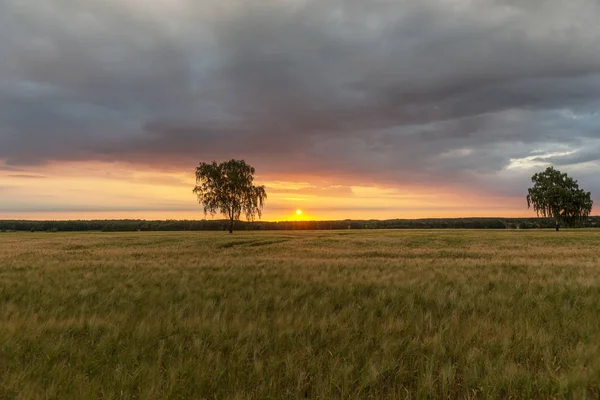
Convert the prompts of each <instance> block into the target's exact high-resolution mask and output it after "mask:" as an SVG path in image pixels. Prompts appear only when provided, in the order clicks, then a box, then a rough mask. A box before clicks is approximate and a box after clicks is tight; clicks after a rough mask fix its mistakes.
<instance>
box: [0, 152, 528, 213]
mask: <svg viewBox="0 0 600 400" xmlns="http://www.w3.org/2000/svg"><path fill="white" fill-rule="evenodd" d="M0 177H1V182H2V184H1V185H0V186H1V190H2V194H3V195H2V197H1V198H0V219H57V220H60V219H104V218H107V219H122V218H134V219H138V218H139V219H202V218H204V215H203V213H202V209H201V207H200V205H198V203H197V202H196V198H195V195H194V194H193V193H192V188H193V186H194V176H193V172H189V171H188V172H177V171H170V172H157V171H153V170H143V169H140V168H139V167H138V168H136V167H133V166H131V165H126V164H118V163H91V162H88V163H83V162H79V163H63V164H50V165H47V166H44V167H28V168H26V169H20V170H19V171H18V172H17V171H0ZM256 181H257V183H258V184H264V185H265V186H266V187H267V194H268V200H267V203H266V207H265V210H264V213H263V218H262V219H263V220H268V221H275V220H325V219H346V218H351V219H389V218H428V217H432V218H437V217H476V216H503V217H517V216H531V215H532V213H531V212H530V211H528V210H527V209H526V206H525V203H524V199H522V198H506V197H482V196H481V195H477V194H474V193H461V194H457V193H455V192H452V191H450V190H449V189H444V188H433V189H432V188H410V187H404V188H398V187H384V186H381V185H379V186H377V185H366V184H361V185H356V186H352V185H350V186H344V185H334V184H328V183H327V182H325V183H324V181H323V179H322V177H310V176H307V177H303V178H302V179H301V180H298V179H297V177H296V179H295V180H281V179H264V178H263V177H261V176H260V175H258V176H257V178H256ZM297 209H300V210H302V214H301V215H297V214H296V210H297Z"/></svg>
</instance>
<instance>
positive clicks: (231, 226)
mask: <svg viewBox="0 0 600 400" xmlns="http://www.w3.org/2000/svg"><path fill="white" fill-rule="evenodd" d="M233 223H234V220H233V218H231V221H230V222H229V233H233Z"/></svg>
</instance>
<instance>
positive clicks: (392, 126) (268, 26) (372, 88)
mask: <svg viewBox="0 0 600 400" xmlns="http://www.w3.org/2000/svg"><path fill="white" fill-rule="evenodd" d="M0 8H1V9H0V11H2V13H0V15H1V16H0V37H2V38H3V39H1V40H0V104H1V106H0V159H4V160H5V161H6V163H7V164H8V165H16V164H38V163H44V162H46V161H50V160H89V159H94V160H106V161H115V160H116V161H130V162H134V163H141V164H146V165H152V166H154V167H177V168H181V167H183V168H190V165H192V166H193V165H194V164H195V163H196V162H197V161H199V160H201V159H220V158H228V157H241V158H246V159H247V160H249V161H251V162H252V163H253V164H256V166H257V167H258V168H260V171H261V172H263V173H265V174H270V175H277V174H292V173H298V174H319V175H320V176H329V177H332V176H335V177H337V178H336V179H338V180H342V181H349V180H352V181H353V182H358V183H371V182H382V183H392V184H393V183H394V182H396V183H406V182H410V183H414V182H421V183H425V184H437V183H440V182H442V183H447V182H454V183H456V184H457V185H460V184H463V183H464V184H465V185H467V184H469V182H473V180H476V181H477V179H480V180H481V182H484V181H485V180H484V179H483V177H489V176H491V175H494V176H496V175H499V174H513V175H514V177H515V179H517V178H518V179H521V175H520V173H518V171H517V172H515V169H510V168H509V167H511V165H513V166H514V160H524V159H526V158H527V157H530V156H531V155H532V151H535V150H541V151H542V155H543V154H550V153H553V154H555V153H557V151H556V150H557V149H564V148H567V149H569V151H573V152H572V153H569V152H568V151H567V152H565V151H563V152H562V153H569V154H566V155H563V156H561V155H558V156H557V155H554V156H552V157H546V158H543V159H537V160H530V161H536V162H538V161H540V160H541V161H542V162H554V163H555V164H557V165H574V164H580V163H582V162H586V163H588V164H590V165H588V166H587V167H586V168H587V169H586V170H584V171H583V172H582V174H583V175H584V176H586V175H587V174H592V172H590V171H592V170H593V169H594V168H597V167H596V166H594V165H595V164H593V162H594V161H597V160H598V158H599V155H600V146H599V145H598V141H599V140H600V116H599V115H598V113H597V112H598V106H599V105H600V25H599V24H598V23H597V16H598V15H600V4H599V3H598V2H596V1H594V0H574V1H571V2H564V1H555V0H547V1H540V0H529V1H518V2H517V1H508V0H504V1H502V0H487V1H485V0H483V1H479V2H470V1H463V0H445V1H433V0H431V1H426V0H425V1H423V0H411V1H409V0H405V1H400V2H398V1H384V0H372V1H364V0H360V1H359V0H346V1H342V0H319V1H317V0H314V1H300V0H288V1H261V2H252V3H249V2H243V1H231V0H229V1H219V2H217V1H216V0H214V1H206V2H195V1H191V0H189V1H188V0H180V1H166V0H165V1H155V2H152V3H151V4H150V5H149V4H148V3H146V2H141V1H140V2H137V1H125V0H110V1H108V0H107V1H99V0H97V1H86V2H80V1H75V0H50V1H45V2H42V3H40V2H38V1H34V0H29V1H27V0H19V1H17V0H4V1H3V2H0ZM558 153H559V154H562V153H561V152H560V151H559V152H558ZM511 163H512V164H511ZM592 164H593V165H592ZM523 165H525V166H527V164H523ZM507 168H508V169H507ZM524 168H525V167H524ZM330 179H333V178H330ZM495 179H498V180H497V181H495V182H500V181H501V179H504V178H502V177H496V178H495ZM334 184H335V182H334ZM481 184H482V185H484V183H481ZM489 186H490V189H498V188H497V185H494V184H493V183H492V184H490V185H489ZM510 186H511V184H510V183H507V185H506V186H505V187H510ZM598 189H600V187H599V188H598ZM498 190H500V191H501V190H502V189H498Z"/></svg>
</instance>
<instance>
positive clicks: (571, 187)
mask: <svg viewBox="0 0 600 400" xmlns="http://www.w3.org/2000/svg"><path fill="white" fill-rule="evenodd" d="M531 181H532V182H533V183H534V185H533V187H532V188H530V189H529V191H528V192H529V193H528V195H527V207H533V209H534V210H535V212H536V213H537V215H538V216H542V217H545V218H554V220H555V221H556V224H557V227H558V226H559V225H566V226H578V225H581V224H582V222H583V220H584V219H585V218H587V217H588V216H589V215H590V213H591V212H592V205H593V201H592V199H591V194H590V192H585V191H583V190H582V189H579V185H578V184H577V181H576V180H574V179H573V178H570V177H569V176H568V175H567V174H564V173H561V172H560V171H558V170H556V169H554V167H548V168H546V170H545V171H543V172H539V173H537V174H535V175H533V176H532V177H531Z"/></svg>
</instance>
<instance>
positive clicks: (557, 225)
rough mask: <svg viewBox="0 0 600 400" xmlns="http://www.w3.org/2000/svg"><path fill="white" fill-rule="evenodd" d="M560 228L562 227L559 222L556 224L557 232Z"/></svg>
mask: <svg viewBox="0 0 600 400" xmlns="http://www.w3.org/2000/svg"><path fill="white" fill-rule="evenodd" d="M559 228H560V225H559V224H558V222H557V223H556V232H558V229H559Z"/></svg>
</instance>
